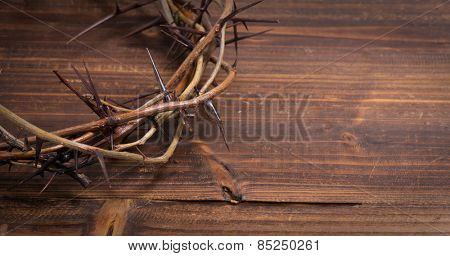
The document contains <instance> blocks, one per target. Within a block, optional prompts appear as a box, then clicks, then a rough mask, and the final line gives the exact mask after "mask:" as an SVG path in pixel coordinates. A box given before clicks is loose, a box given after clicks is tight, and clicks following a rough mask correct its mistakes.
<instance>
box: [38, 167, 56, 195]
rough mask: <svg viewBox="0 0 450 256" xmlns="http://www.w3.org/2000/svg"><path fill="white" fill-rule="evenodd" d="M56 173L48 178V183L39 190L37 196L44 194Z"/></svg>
mask: <svg viewBox="0 0 450 256" xmlns="http://www.w3.org/2000/svg"><path fill="white" fill-rule="evenodd" d="M56 174H57V173H56V172H54V173H53V175H52V176H51V177H50V179H49V180H48V182H47V183H46V184H45V186H44V187H43V188H42V189H41V191H40V192H39V194H42V192H44V191H45V190H46V189H47V187H48V186H49V185H50V183H51V182H52V181H53V179H54V178H55V176H56Z"/></svg>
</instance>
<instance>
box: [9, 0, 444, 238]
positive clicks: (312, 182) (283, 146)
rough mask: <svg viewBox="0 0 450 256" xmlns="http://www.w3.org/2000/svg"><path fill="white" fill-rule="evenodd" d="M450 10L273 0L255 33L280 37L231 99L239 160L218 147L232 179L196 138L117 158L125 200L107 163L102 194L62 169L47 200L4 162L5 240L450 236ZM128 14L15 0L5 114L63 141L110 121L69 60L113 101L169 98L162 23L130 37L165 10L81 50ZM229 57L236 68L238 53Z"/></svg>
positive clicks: (262, 49) (436, 5) (243, 65)
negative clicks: (151, 154) (148, 162)
mask: <svg viewBox="0 0 450 256" xmlns="http://www.w3.org/2000/svg"><path fill="white" fill-rule="evenodd" d="M245 2H246V1H238V4H239V5H243V4H244V3H245ZM338 2H339V3H338ZM447 2H449V1H443V0H430V1H419V0H417V1H413V0H383V1H381V0H378V1H363V0H346V1H332V0H323V1H313V0H298V1H270V0H268V1H265V2H264V3H262V4H260V5H258V6H257V7H255V8H254V9H251V10H249V11H248V12H246V13H245V16H246V17H251V18H265V19H279V20H280V23H279V24H267V25H261V24H253V25H252V26H251V27H250V29H251V31H252V32H256V31H261V30H264V29H267V28H273V29H274V30H273V31H271V32H269V33H268V34H266V35H264V36H260V37H258V38H255V39H251V40H248V41H245V42H242V43H241V44H240V49H239V53H240V57H239V65H238V77H237V79H236V81H235V83H234V84H233V86H232V87H231V88H230V89H229V90H228V91H227V92H226V93H225V94H223V95H222V96H221V97H220V99H219V106H220V107H219V108H220V110H221V111H222V115H223V119H224V121H225V129H226V131H227V137H228V138H229V140H230V141H231V143H230V146H231V149H232V150H231V152H230V153H229V152H227V150H226V148H225V147H224V145H223V143H222V142H221V141H220V140H219V139H217V140H206V143H207V144H206V146H204V147H208V148H209V149H208V150H211V151H212V152H213V153H214V156H215V157H216V158H217V159H220V161H222V162H224V163H226V164H227V165H228V166H229V167H230V168H232V170H233V171H234V172H233V177H232V178H229V179H228V180H227V179H225V180H223V179H222V178H221V175H220V173H221V172H223V170H220V168H223V167H222V166H220V165H217V164H214V163H215V162H214V161H211V159H210V158H208V157H207V156H205V153H204V151H202V150H201V148H200V147H199V146H198V145H199V144H196V143H194V142H192V141H191V142H190V141H185V142H184V143H183V144H181V145H180V146H179V147H178V149H177V150H176V152H175V155H174V157H173V160H172V161H171V162H170V163H168V164H167V165H166V166H164V167H157V168H153V169H150V168H149V169H148V170H147V172H146V171H145V170H144V169H143V168H129V167H127V166H125V165H124V164H121V163H109V169H110V175H111V176H114V178H113V179H112V188H111V189H109V188H108V186H107V185H106V184H105V183H104V181H103V177H102V175H101V171H100V170H99V168H98V167H94V168H91V169H89V170H87V171H86V174H87V175H88V176H90V177H91V178H92V179H93V181H94V182H93V185H92V186H91V187H90V188H88V189H86V190H83V189H82V188H81V187H80V186H79V185H78V184H76V183H75V182H73V181H72V180H70V179H68V178H65V177H59V176H58V177H57V178H56V180H55V182H54V183H52V185H50V187H49V189H48V190H47V191H46V192H44V193H42V194H39V191H40V189H41V188H42V187H43V185H44V184H45V183H46V181H47V179H48V177H45V178H44V179H41V178H36V179H34V180H32V181H31V182H29V183H27V184H25V185H23V186H20V187H18V188H17V189H15V190H13V191H7V188H8V187H9V186H11V185H12V184H15V183H17V182H18V181H19V180H20V179H21V177H23V176H25V175H26V174H27V173H29V172H30V170H29V169H24V168H13V170H11V172H8V168H7V167H5V166H2V167H1V168H0V195H1V199H0V234H6V235H86V234H98V235H106V234H109V235H110V234H112V235H121V234H124V235H169V234H170V235H175V234H177V235H184V234H192V235H201V234H203V235H219V234H223V235H231V234H235V235H237V234H239V235H251V234H258V235H270V234H274V235H278V234H280V235H281V234H284V235H359V234H368V235H380V234H385V235H393V234H399V235H409V234H425V235H431V234H433V235H443V234H449V233H450V168H449V167H450V159H449V155H450V154H449V153H450V119H449V118H450V116H449V114H450V90H449V88H450V72H449V71H450V55H449V54H450V34H449V29H450V27H449V26H450V15H449V14H450V3H447ZM112 9H113V1H94V0H72V1H48V0H39V1H35V0H5V1H3V0H1V1H0V68H1V69H2V72H1V74H0V102H1V104H3V105H5V106H6V107H8V108H10V109H11V110H13V111H14V112H15V113H17V114H19V115H20V116H22V117H24V118H25V119H27V120H29V121H30V122H32V123H34V124H36V125H38V126H39V127H42V128H44V129H48V130H55V129H59V128H64V127H67V126H69V125H74V124H79V123H82V122H86V121H90V120H94V119H95V116H94V115H93V114H91V113H90V112H89V110H88V109H87V108H86V107H84V106H81V104H80V103H79V102H78V99H77V98H76V97H75V96H73V95H72V94H70V92H69V91H68V90H67V89H66V88H65V87H63V86H62V85H61V84H58V82H57V80H56V78H55V77H54V75H53V74H52V72H51V71H52V70H53V69H57V70H59V71H60V72H61V73H62V74H64V75H66V76H67V77H69V78H74V75H73V73H72V71H71V70H70V66H69V64H70V63H73V64H75V65H79V66H80V65H81V63H82V61H83V60H85V61H86V62H87V63H88V65H89V67H90V69H91V71H92V73H93V76H94V80H95V81H96V83H97V84H98V88H99V91H100V93H101V95H105V96H108V97H112V98H114V99H117V100H123V99H126V98H130V97H133V96H135V95H136V94H137V93H142V92H145V91H149V90H151V89H152V88H155V82H154V79H153V76H152V73H151V70H150V66H149V63H148V58H147V56H146V55H145V50H144V47H150V48H151V49H153V52H155V55H156V59H157V60H158V63H159V64H160V66H161V67H162V71H163V75H164V78H166V79H168V77H169V76H170V75H171V74H172V73H173V71H174V67H172V66H167V64H168V63H169V62H170V59H166V58H165V53H166V51H167V49H168V45H169V44H170V43H169V41H168V40H167V39H165V38H164V37H163V36H162V35H161V34H160V33H159V31H158V29H153V30H151V31H148V32H146V33H144V34H143V35H139V36H137V37H134V38H130V39H125V40H124V39H121V36H123V35H125V34H126V33H128V32H129V31H130V30H131V29H132V28H134V27H136V26H137V25H138V24H141V23H143V22H145V21H147V20H148V19H149V17H150V16H151V15H154V14H155V13H156V12H155V7H154V6H152V7H149V8H147V9H145V10H138V11H135V12H133V13H130V14H127V15H124V16H123V17H120V18H117V19H115V20H114V21H112V22H108V23H106V24H104V25H103V26H101V27H100V28H98V29H96V30H94V31H92V32H91V33H89V34H87V35H86V36H83V37H82V38H80V40H81V42H75V43H72V44H70V45H67V44H66V43H65V42H66V41H67V40H68V39H69V38H70V35H74V34H76V33H77V32H79V31H81V30H82V29H83V28H85V27H87V26H88V25H90V24H91V23H93V22H94V21H96V20H98V19H99V18H101V17H103V16H105V15H106V14H108V13H110V12H111V10H112ZM242 16H243V15H242ZM244 33H245V31H242V34H244ZM226 53H227V55H228V58H227V59H228V60H230V61H233V56H234V54H233V48H232V47H231V46H230V47H228V48H227V50H226ZM268 96H270V97H269V98H270V99H266V97H268ZM305 99H307V100H305ZM306 103H307V104H306ZM278 105H281V107H279V108H278ZM273 106H275V110H274V111H272V112H271V111H269V110H268V109H270V108H271V107H273ZM302 108H303V109H302ZM299 109H300V110H299ZM0 121H1V124H2V125H5V126H6V127H8V128H10V129H11V131H12V132H14V133H15V134H18V133H19V132H18V131H17V130H15V129H13V127H12V126H11V125H10V124H8V123H6V122H5V121H4V119H0ZM276 124H280V127H281V128H280V130H276V129H278V128H277V127H278V126H277V125H276ZM211 127H213V129H215V128H214V126H211ZM302 127H303V128H304V129H301V128H302ZM272 131H275V132H276V131H278V135H282V136H281V137H280V138H274V137H269V136H268V135H269V134H270V133H271V132H272ZM250 135H251V136H250ZM295 135H300V137H297V138H296V137H295ZM249 136H250V137H249ZM144 149H145V147H144ZM225 183H226V184H225ZM224 184H225V185H227V186H229V187H230V189H232V190H233V193H235V194H238V195H240V196H241V197H242V199H241V202H240V203H239V204H231V203H230V202H229V200H230V198H229V194H228V193H226V192H224V191H223V189H222V186H223V185H224Z"/></svg>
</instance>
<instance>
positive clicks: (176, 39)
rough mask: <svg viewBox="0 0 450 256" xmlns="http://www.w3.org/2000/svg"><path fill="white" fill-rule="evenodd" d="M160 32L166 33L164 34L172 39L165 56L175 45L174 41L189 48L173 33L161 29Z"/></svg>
mask: <svg viewBox="0 0 450 256" xmlns="http://www.w3.org/2000/svg"><path fill="white" fill-rule="evenodd" d="M161 33H163V34H164V35H166V36H168V37H169V38H171V39H173V40H174V42H173V43H172V45H171V46H170V48H169V51H167V55H166V57H167V56H169V55H170V52H171V51H172V49H173V46H175V43H179V44H181V45H182V46H183V47H185V48H190V47H189V45H188V44H186V43H184V42H183V41H181V40H180V39H178V38H176V37H175V36H174V35H172V34H169V33H167V32H166V31H164V30H161Z"/></svg>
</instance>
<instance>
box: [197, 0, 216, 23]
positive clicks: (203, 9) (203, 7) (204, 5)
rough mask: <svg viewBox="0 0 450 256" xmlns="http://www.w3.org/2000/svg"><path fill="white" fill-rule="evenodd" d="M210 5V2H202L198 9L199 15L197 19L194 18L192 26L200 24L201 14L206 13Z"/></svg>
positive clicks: (208, 0) (207, 0) (210, 0)
mask: <svg viewBox="0 0 450 256" xmlns="http://www.w3.org/2000/svg"><path fill="white" fill-rule="evenodd" d="M211 3H212V0H206V1H202V5H201V7H200V13H199V14H198V16H197V18H195V20H194V24H196V23H200V22H201V21H202V18H203V14H204V13H205V12H207V11H208V7H209V5H210V4H211Z"/></svg>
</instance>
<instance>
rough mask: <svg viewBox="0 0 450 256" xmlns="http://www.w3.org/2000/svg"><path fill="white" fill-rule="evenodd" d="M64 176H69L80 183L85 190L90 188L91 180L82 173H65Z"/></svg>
mask: <svg viewBox="0 0 450 256" xmlns="http://www.w3.org/2000/svg"><path fill="white" fill-rule="evenodd" d="M64 174H67V175H68V176H69V177H71V178H72V179H74V180H76V181H77V182H78V183H80V185H81V186H83V188H87V186H89V184H90V183H91V180H90V179H89V177H88V176H86V175H84V174H82V173H77V172H73V171H71V172H65V173H64Z"/></svg>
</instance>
